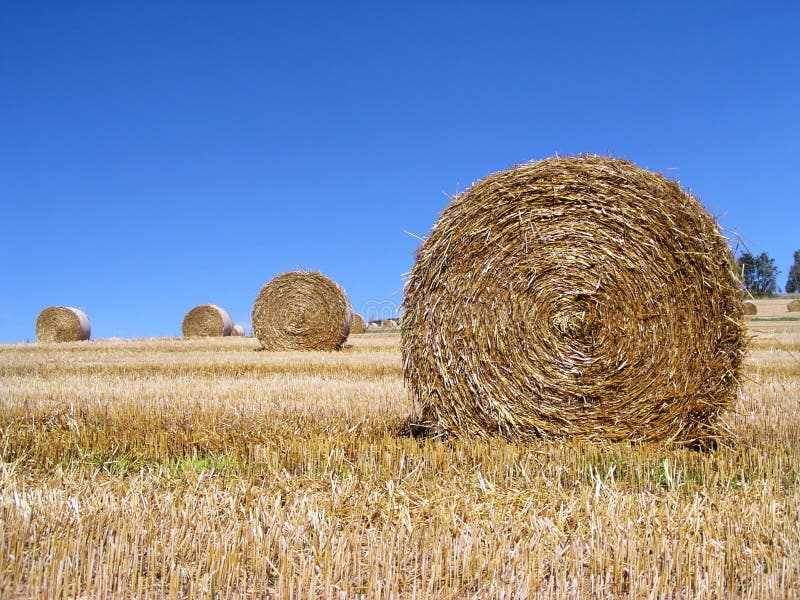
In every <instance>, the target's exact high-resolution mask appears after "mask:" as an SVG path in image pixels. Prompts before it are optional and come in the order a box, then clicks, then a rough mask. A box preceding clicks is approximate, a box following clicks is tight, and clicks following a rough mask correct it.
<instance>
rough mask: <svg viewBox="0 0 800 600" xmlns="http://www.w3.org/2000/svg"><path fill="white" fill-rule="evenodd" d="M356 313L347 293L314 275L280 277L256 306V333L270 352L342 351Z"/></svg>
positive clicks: (266, 288) (266, 287)
mask: <svg viewBox="0 0 800 600" xmlns="http://www.w3.org/2000/svg"><path fill="white" fill-rule="evenodd" d="M352 314H353V311H352V309H351V307H350V301H349V300H348V298H347V294H346V293H345V291H344V290H343V289H342V288H341V287H340V286H339V285H338V284H337V283H335V282H334V281H332V280H331V279H329V278H328V277H326V276H325V275H323V274H321V273H317V272H314V271H293V272H289V273H283V274H282V275H278V276H277V277H275V278H274V279H272V280H271V281H269V282H268V283H266V284H265V285H264V287H262V288H261V292H260V293H259V294H258V297H257V298H256V301H255V304H254V305H253V311H252V317H253V318H252V321H253V333H254V334H255V335H256V337H257V338H258V339H259V341H260V342H261V345H262V346H263V348H264V349H266V350H338V349H339V348H341V347H342V344H344V342H345V340H346V339H347V336H348V334H349V333H350V325H351V320H352Z"/></svg>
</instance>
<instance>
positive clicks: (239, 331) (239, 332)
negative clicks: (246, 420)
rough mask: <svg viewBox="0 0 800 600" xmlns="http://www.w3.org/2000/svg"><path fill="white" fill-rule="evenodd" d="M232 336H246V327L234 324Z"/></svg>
mask: <svg viewBox="0 0 800 600" xmlns="http://www.w3.org/2000/svg"><path fill="white" fill-rule="evenodd" d="M231 335H233V336H238V337H242V336H244V326H243V325H239V324H238V323H234V324H233V327H232V328H231Z"/></svg>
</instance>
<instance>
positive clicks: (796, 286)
mask: <svg viewBox="0 0 800 600" xmlns="http://www.w3.org/2000/svg"><path fill="white" fill-rule="evenodd" d="M796 292H800V250H795V251H794V264H793V265H792V267H791V268H790V269H789V277H788V278H787V279H786V293H787V294H794V293H796Z"/></svg>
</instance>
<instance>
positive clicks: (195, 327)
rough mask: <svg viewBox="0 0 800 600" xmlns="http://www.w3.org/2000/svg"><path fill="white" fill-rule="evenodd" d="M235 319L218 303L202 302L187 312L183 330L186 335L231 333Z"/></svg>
mask: <svg viewBox="0 0 800 600" xmlns="http://www.w3.org/2000/svg"><path fill="white" fill-rule="evenodd" d="M232 329H233V320H232V319H231V316H230V315H229V314H228V312H227V311H226V310H225V309H224V308H222V307H220V306H217V305H216V304H201V305H200V306H195V307H194V308H193V309H192V310H190V311H189V312H188V313H186V316H185V317H184V318H183V325H182V326H181V330H182V331H183V335H184V336H186V337H209V336H222V335H230V334H231V330H232Z"/></svg>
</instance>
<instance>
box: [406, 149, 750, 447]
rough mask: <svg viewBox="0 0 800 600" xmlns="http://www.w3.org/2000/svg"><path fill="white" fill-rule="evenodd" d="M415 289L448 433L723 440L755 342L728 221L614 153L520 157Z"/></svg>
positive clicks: (417, 369) (427, 260) (428, 385)
mask: <svg viewBox="0 0 800 600" xmlns="http://www.w3.org/2000/svg"><path fill="white" fill-rule="evenodd" d="M404 306H405V313H404V315H403V329H402V341H401V344H402V352H403V369H404V374H405V378H406V381H407V383H408V384H409V387H410V388H411V390H412V394H413V397H414V399H415V401H416V402H417V406H418V409H419V411H420V413H421V420H422V421H423V423H424V424H427V425H428V426H429V427H430V428H431V429H432V430H435V431H437V432H440V433H452V434H457V435H488V434H500V435H503V436H505V437H507V438H509V439H512V440H530V439H534V438H539V437H561V436H570V437H577V438H584V439H593V440H611V441H623V440H624V441H632V442H639V441H650V440H671V441H676V442H680V443H692V444H694V443H698V442H705V441H709V440H713V439H714V438H716V437H718V436H719V435H720V434H721V433H722V429H721V425H720V419H719V417H720V415H721V412H722V411H723V410H724V409H725V408H727V407H729V406H730V405H731V403H732V401H733V400H734V398H735V395H736V390H737V388H738V383H739V375H740V371H741V365H742V360H743V356H744V352H745V341H746V338H745V334H744V326H743V323H742V320H743V319H742V301H741V294H740V288H739V281H738V277H737V275H736V269H735V266H734V262H733V256H732V253H731V251H730V249H729V247H728V244H727V240H726V239H725V237H724V236H723V235H722V234H721V232H720V230H719V227H718V226H717V224H716V222H715V220H714V219H713V218H712V217H711V216H710V215H709V214H708V213H707V212H706V211H705V209H704V208H703V207H702V206H701V204H700V202H699V201H698V200H697V199H696V198H695V197H693V196H691V195H688V194H687V193H685V192H684V191H683V190H682V189H681V188H680V187H679V185H678V184H677V183H675V182H672V181H668V180H666V179H665V178H664V177H662V176H661V175H658V174H656V173H652V172H649V171H646V170H643V169H640V168H638V167H637V166H636V165H634V164H633V163H631V162H628V161H625V160H619V159H612V158H605V157H594V156H579V157H568V158H557V157H556V158H550V159H547V160H544V161H541V162H538V163H532V164H526V165H522V166H518V167H515V168H512V169H510V170H507V171H504V172H500V173H496V174H493V175H490V176H488V177H486V178H485V179H484V180H482V181H480V182H478V183H477V184H475V185H474V186H473V187H471V188H470V189H469V190H467V191H466V192H464V193H463V194H461V195H460V196H458V197H456V198H454V199H453V201H452V202H451V204H450V205H449V206H448V207H447V208H446V209H445V211H444V212H443V213H442V215H441V216H440V218H439V220H438V221H437V222H436V224H435V225H434V227H433V230H432V232H431V234H430V237H429V238H428V239H427V240H426V241H425V242H424V243H423V244H422V246H421V247H420V249H419V251H418V254H417V259H416V263H415V265H414V267H413V269H412V271H411V273H410V275H409V279H408V282H407V286H406V294H405V300H404Z"/></svg>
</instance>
